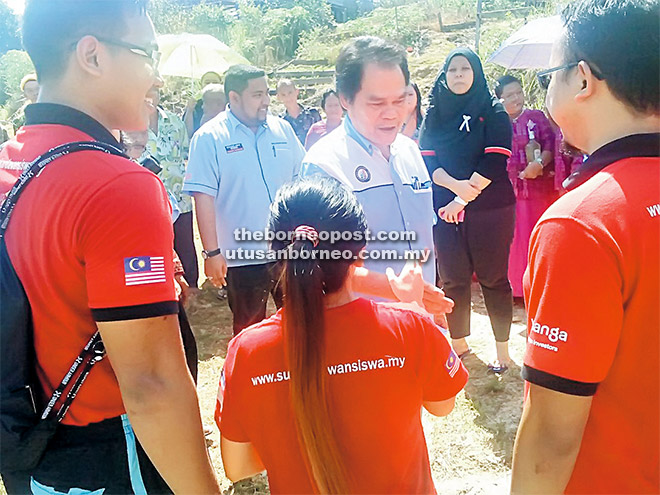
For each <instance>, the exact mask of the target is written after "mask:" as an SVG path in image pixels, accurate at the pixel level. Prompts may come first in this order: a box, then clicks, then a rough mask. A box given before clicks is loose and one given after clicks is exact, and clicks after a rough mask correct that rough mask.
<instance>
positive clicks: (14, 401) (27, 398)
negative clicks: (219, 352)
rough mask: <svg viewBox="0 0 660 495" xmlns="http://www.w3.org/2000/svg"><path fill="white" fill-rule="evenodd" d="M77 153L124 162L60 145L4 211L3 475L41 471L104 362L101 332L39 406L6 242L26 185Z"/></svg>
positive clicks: (0, 300) (22, 182) (0, 238)
mask: <svg viewBox="0 0 660 495" xmlns="http://www.w3.org/2000/svg"><path fill="white" fill-rule="evenodd" d="M77 151H101V152H103V153H109V154H112V155H117V156H122V157H126V155H124V154H123V153H122V152H121V151H120V150H119V149H117V148H115V147H114V146H111V145H108V144H104V143H100V142H76V143H68V144H64V145H62V146H58V147H56V148H53V149H51V150H50V151H48V152H46V153H44V154H43V155H41V156H40V157H38V158H37V159H36V160H34V161H33V162H32V163H31V164H30V166H29V167H28V168H27V170H25V172H23V174H22V175H21V176H20V178H19V179H18V181H17V182H16V184H15V185H14V187H13V188H12V189H11V191H10V192H9V194H8V195H7V198H6V199H5V201H4V202H3V203H2V207H0V268H1V270H2V271H1V278H0V473H3V474H5V473H12V472H25V471H30V470H32V469H34V468H35V467H36V466H37V464H38V463H39V460H40V459H41V457H42V456H43V453H44V452H45V450H46V447H47V445H48V442H49V440H50V439H51V438H52V437H53V435H54V434H55V430H56V428H57V425H58V424H59V422H60V421H62V419H63V418H64V416H65V415H66V413H67V411H68V409H69V406H71V403H72V402H73V399H74V398H75V397H76V394H77V393H78V391H79V390H80V387H81V386H82V384H83V382H84V381H85V379H86V378H87V375H88V374H89V372H90V371H91V369H92V367H93V366H94V365H95V364H96V363H98V362H99V361H101V360H102V359H103V358H104V357H105V349H104V347H103V342H102V341H101V337H100V335H99V333H98V331H97V332H96V333H95V334H94V335H93V336H92V338H91V339H90V340H89V342H88V343H87V345H86V346H85V347H84V349H83V350H82V351H81V352H80V355H79V356H78V357H77V358H76V360H75V361H74V362H73V364H72V365H71V368H70V369H69V371H68V372H67V373H66V375H65V376H64V378H63V379H62V381H61V383H60V385H59V386H58V387H57V388H56V390H55V392H53V395H52V396H51V397H50V400H48V402H47V403H46V404H41V397H42V396H43V394H42V393H41V386H40V384H39V380H38V378H37V374H36V356H35V350H34V343H33V325H32V312H31V309H30V303H29V301H28V299H27V295H26V293H25V290H24V288H23V285H22V284H21V281H20V279H19V278H18V275H17V274H16V271H15V270H14V267H13V266H12V264H11V260H10V259H9V255H8V253H7V246H6V244H5V238H4V236H5V232H6V230H7V226H8V225H9V220H10V218H11V214H12V211H13V210H14V207H15V206H16V202H17V201H18V199H19V197H20V195H21V194H22V193H23V191H24V189H25V186H26V185H27V184H29V183H30V182H31V181H32V180H33V179H34V178H36V177H38V176H39V174H40V173H41V171H42V170H43V169H44V167H45V166H46V165H48V164H49V163H51V162H52V161H53V160H56V159H58V158H60V157H63V156H66V155H68V154H71V153H75V152H77ZM60 399H62V400H60ZM58 403H60V405H59V407H56V406H57V405H58Z"/></svg>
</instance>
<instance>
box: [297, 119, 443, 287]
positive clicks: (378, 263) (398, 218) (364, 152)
mask: <svg viewBox="0 0 660 495" xmlns="http://www.w3.org/2000/svg"><path fill="white" fill-rule="evenodd" d="M315 173H321V174H324V175H329V176H331V177H334V178H335V179H337V180H339V181H340V182H341V183H342V184H344V185H345V186H347V187H348V188H349V189H350V190H351V191H353V192H354V193H355V195H356V196H357V198H358V200H359V202H360V204H361V205H362V208H363V209H364V213H365V216H366V218H367V225H368V227H369V230H370V232H371V234H372V235H376V234H378V233H379V232H382V233H386V232H392V233H399V232H406V231H407V232H414V233H415V236H416V238H415V240H412V241H409V240H404V241H394V240H387V241H373V242H369V243H368V244H367V249H368V250H370V251H372V250H379V251H381V252H382V251H385V250H395V251H396V252H397V253H399V254H403V253H404V252H405V251H418V252H421V251H423V250H424V249H429V250H430V255H429V258H428V261H427V262H426V263H424V264H423V265H422V270H423V274H424V280H426V281H427V282H429V283H432V284H433V283H435V256H434V251H433V225H434V224H435V222H436V216H435V214H434V212H433V196H432V192H431V179H430V177H429V174H428V171H427V169H426V166H425V165H424V160H423V159H422V155H421V153H420V151H419V148H418V147H417V145H416V144H415V142H414V141H413V140H412V139H410V138H408V137H406V136H404V135H402V134H399V135H398V136H397V137H396V139H395V140H394V143H392V145H391V146H390V158H389V160H388V159H386V158H385V157H384V156H383V154H382V153H381V152H380V150H379V149H378V147H376V146H374V144H373V143H371V142H370V141H369V140H367V139H366V138H365V137H364V136H362V135H361V134H360V133H359V132H358V131H357V130H356V129H355V127H354V126H353V123H352V122H351V120H350V119H349V118H348V117H346V118H345V119H344V123H343V125H341V126H339V127H338V128H337V129H335V130H334V131H332V132H331V133H329V134H327V135H326V136H324V137H323V139H321V140H319V141H318V142H317V143H316V144H315V145H314V146H312V147H311V148H310V150H309V151H308V152H307V154H306V155H305V158H304V159H303V165H302V168H301V172H300V175H301V177H307V176H311V175H313V174H315ZM404 265H405V260H403V259H401V260H374V259H367V260H365V266H366V267H367V268H369V269H370V270H374V271H377V272H381V273H384V272H385V269H386V268H387V267H388V266H389V267H392V268H393V269H394V271H395V272H396V273H399V272H400V271H401V269H402V268H403V266H404Z"/></svg>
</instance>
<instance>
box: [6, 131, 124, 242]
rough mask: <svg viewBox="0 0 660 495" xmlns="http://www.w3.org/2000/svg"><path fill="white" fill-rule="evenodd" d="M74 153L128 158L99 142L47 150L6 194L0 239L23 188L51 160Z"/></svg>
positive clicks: (115, 149) (117, 149)
mask: <svg viewBox="0 0 660 495" xmlns="http://www.w3.org/2000/svg"><path fill="white" fill-rule="evenodd" d="M76 151H101V152H103V153H109V154H111V155H116V156H121V157H124V158H128V157H127V156H126V155H125V154H124V153H123V152H122V151H121V150H120V149H119V148H117V147H115V146H112V145H110V144H106V143H102V142H99V141H78V142H75V143H66V144H62V145H60V146H57V147H55V148H52V149H50V150H48V151H47V152H46V153H44V154H43V155H41V156H39V157H37V158H36V159H35V160H34V161H33V162H32V163H30V165H29V166H28V168H27V169H26V170H25V171H24V172H23V173H22V174H21V176H20V177H19V178H18V180H17V181H16V183H15V184H14V187H12V188H11V190H10V191H9V193H7V197H6V198H5V200H4V201H3V203H2V206H0V238H2V237H4V235H5V231H6V230H7V226H8V225H9V219H10V218H11V214H12V212H13V211H14V207H15V206H16V202H17V201H18V198H19V197H20V196H21V194H23V191H24V190H25V186H27V185H28V184H29V183H30V182H31V181H32V180H33V179H34V178H35V177H37V176H38V175H39V174H40V173H41V171H42V170H43V169H44V168H45V167H46V165H48V164H49V163H51V162H52V161H53V160H57V159H58V158H61V157H63V156H66V155H68V154H70V153H75V152H76Z"/></svg>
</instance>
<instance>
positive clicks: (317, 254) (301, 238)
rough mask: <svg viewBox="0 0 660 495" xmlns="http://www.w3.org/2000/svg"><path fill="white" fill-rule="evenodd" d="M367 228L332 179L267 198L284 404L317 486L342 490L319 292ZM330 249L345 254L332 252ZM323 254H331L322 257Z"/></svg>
mask: <svg viewBox="0 0 660 495" xmlns="http://www.w3.org/2000/svg"><path fill="white" fill-rule="evenodd" d="M366 228H367V225H366V220H365V217H364V213H363V211H362V208H361V207H360V205H359V203H358V202H357V199H356V198H355V196H354V195H353V194H352V193H351V192H349V191H348V190H346V189H345V188H344V187H343V186H341V184H340V183H339V182H337V181H336V180H334V179H329V178H321V179H319V178H314V180H313V181H312V180H301V181H298V182H294V183H291V184H287V185H285V186H283V187H282V188H281V189H280V190H279V191H278V193H277V196H276V197H275V201H274V202H273V204H272V205H271V213H270V219H269V230H270V231H271V232H273V233H274V234H275V235H274V236H273V237H274V239H275V240H273V241H272V245H271V247H272V248H273V249H274V250H277V251H282V250H286V251H287V253H288V256H287V259H285V260H283V261H281V262H280V265H281V266H280V270H281V279H280V283H282V284H283V289H284V311H283V327H284V328H283V331H284V342H285V357H286V360H287V362H288V365H289V371H290V375H291V379H290V382H289V383H290V397H291V404H292V409H293V413H294V417H295V424H296V430H297V434H298V440H299V442H300V445H301V450H302V452H303V457H304V458H305V461H306V463H307V469H308V471H309V474H310V477H311V478H312V479H313V481H314V483H315V485H316V490H317V491H318V492H319V493H328V494H341V493H347V492H348V486H349V479H348V474H347V470H346V466H345V463H344V461H343V458H342V454H341V452H340V451H339V446H338V444H337V440H336V436H335V432H334V431H333V427H332V422H331V413H330V410H331V407H332V404H331V403H329V401H328V394H327V376H328V375H327V372H326V366H327V363H326V357H325V342H326V327H325V308H324V295H325V294H330V293H332V292H336V291H337V290H339V289H340V288H341V287H342V286H343V285H344V282H345V281H346V278H347V277H348V270H349V267H350V266H351V264H353V262H354V259H355V258H356V257H357V255H358V253H359V252H360V250H361V249H362V248H363V247H364V245H365V242H364V233H365V231H366ZM347 231H348V232H353V233H361V234H362V236H361V237H360V236H353V238H352V239H351V240H348V241H347V240H338V241H334V242H331V240H332V239H331V238H326V237H325V236H323V235H322V236H321V239H319V238H318V237H319V236H318V233H319V232H322V233H332V232H347ZM278 232H286V233H287V234H288V237H290V238H291V240H292V242H290V243H289V241H287V240H280V239H282V238H283V236H281V235H279V236H278V235H277V233H278ZM301 232H302V234H301ZM357 239H359V240H357ZM337 250H339V251H342V253H343V254H344V255H345V254H347V253H349V252H350V254H351V256H352V257H351V258H350V259H346V258H340V259H336V260H335V259H332V258H333V256H332V252H333V251H337ZM328 252H329V253H328ZM326 253H327V254H330V256H327V257H326V256H322V254H326Z"/></svg>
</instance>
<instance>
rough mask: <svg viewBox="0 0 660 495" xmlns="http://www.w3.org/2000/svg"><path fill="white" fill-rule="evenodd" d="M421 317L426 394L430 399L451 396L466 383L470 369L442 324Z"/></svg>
mask: <svg viewBox="0 0 660 495" xmlns="http://www.w3.org/2000/svg"><path fill="white" fill-rule="evenodd" d="M420 321H421V325H422V333H423V341H422V345H423V349H422V366H421V378H422V389H423V398H424V400H425V401H429V402H437V401H442V400H447V399H451V398H452V397H455V396H456V394H458V393H459V392H460V391H461V390H463V387H465V384H466V383H467V380H468V372H467V370H466V369H465V366H463V362H462V361H461V360H460V359H459V358H458V356H457V355H456V353H455V352H454V351H453V349H452V348H451V346H450V345H449V341H448V340H447V338H446V337H445V336H444V335H443V334H442V331H441V330H440V328H439V327H438V326H437V325H436V324H435V323H433V321H431V320H430V319H429V318H420Z"/></svg>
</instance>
